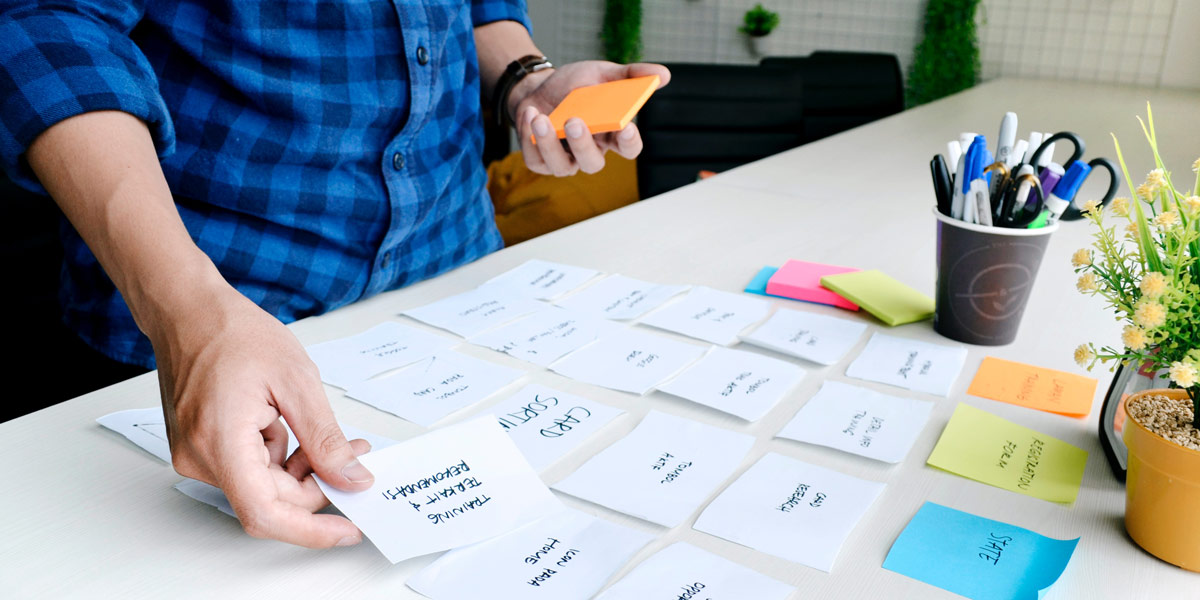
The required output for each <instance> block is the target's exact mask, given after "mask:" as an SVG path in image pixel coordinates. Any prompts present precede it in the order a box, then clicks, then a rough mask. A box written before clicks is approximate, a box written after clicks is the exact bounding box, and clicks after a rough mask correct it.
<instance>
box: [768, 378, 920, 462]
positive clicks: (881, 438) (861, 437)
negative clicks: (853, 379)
mask: <svg viewBox="0 0 1200 600" xmlns="http://www.w3.org/2000/svg"><path fill="white" fill-rule="evenodd" d="M932 410H933V403H932V402H925V401H923V400H914V399H912V398H901V397H899V396H889V395H887V394H881V393H879V392H876V391H875V390H868V389H867V388H862V387H858V386H856V385H850V384H846V383H841V382H838V381H826V382H825V384H824V385H822V386H821V390H820V391H819V392H817V394H816V395H815V396H813V397H812V398H811V399H809V401H808V402H806V403H805V404H804V406H802V407H801V408H800V412H798V413H796V416H795V417H794V418H793V419H792V420H791V422H790V423H788V424H787V425H784V427H783V430H782V431H780V432H779V433H778V437H781V438H788V439H791V440H797V441H800V442H808V443H810V444H818V445H821V446H828V447H830V448H836V449H838V450H841V451H843V452H849V453H851V454H858V455H860V456H865V457H867V458H873V459H875V460H881V461H883V462H888V463H898V462H900V461H902V460H904V457H905V456H907V455H908V451H909V450H910V449H911V448H912V445H913V442H915V441H916V440H917V436H918V435H920V434H921V430H922V429H924V427H925V423H926V421H928V420H929V413H930V411H932Z"/></svg>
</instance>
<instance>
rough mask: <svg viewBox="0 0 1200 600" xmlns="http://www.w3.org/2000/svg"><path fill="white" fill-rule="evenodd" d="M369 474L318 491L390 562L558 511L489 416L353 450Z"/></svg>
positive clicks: (501, 531)
mask: <svg viewBox="0 0 1200 600" xmlns="http://www.w3.org/2000/svg"><path fill="white" fill-rule="evenodd" d="M358 460H359V461H360V462H362V464H363V465H364V466H365V467H367V469H369V470H370V471H371V473H372V474H373V475H374V476H375V483H374V484H373V485H372V486H371V487H370V489H368V490H366V491H363V492H357V493H348V492H343V491H341V490H337V489H334V488H332V487H330V486H329V485H327V484H326V483H325V482H323V481H321V479H320V478H317V483H318V484H319V485H320V486H321V491H323V492H325V496H326V497H327V498H329V501H330V502H332V503H333V505H334V506H336V507H337V509H338V510H340V511H342V514H344V515H346V517H347V518H349V519H350V520H351V521H352V522H353V523H354V524H355V525H357V526H358V528H359V529H361V530H362V532H363V534H364V535H366V536H367V538H369V539H370V540H371V542H372V543H374V544H375V547H376V548H379V550H380V552H383V555H384V556H386V557H387V559H388V560H390V561H391V562H392V563H393V564H394V563H398V562H400V561H402V560H406V559H409V558H412V557H414V556H421V555H424V554H429V553H431V552H440V551H442V550H449V549H451V548H459V547H462V546H466V545H468V544H474V543H476V542H481V541H483V540H486V539H488V538H492V537H495V536H498V535H501V534H504V533H508V532H510V531H512V530H514V529H516V528H517V527H520V526H522V525H525V524H528V523H532V522H533V521H536V520H538V519H540V518H543V517H545V516H548V515H551V514H553V513H555V512H557V511H560V510H563V508H564V507H563V505H562V503H561V502H560V501H559V500H558V499H557V498H555V497H554V495H553V494H551V493H550V490H549V489H547V488H546V485H545V484H543V483H542V480H541V479H540V478H539V477H538V475H537V473H536V472H534V470H533V467H530V466H529V463H528V462H526V460H525V457H523V456H521V452H520V451H519V450H517V447H516V446H515V445H514V444H513V443H512V440H510V439H509V438H508V436H507V435H506V434H505V433H504V430H503V429H501V428H500V426H499V425H497V424H496V419H495V418H494V417H492V416H490V415H487V416H483V417H480V418H477V419H472V420H470V421H467V422H465V423H460V424H457V425H451V426H449V427H443V428H442V429H437V430H434V431H431V432H429V433H426V434H424V435H421V436H419V437H416V438H413V439H410V440H406V441H403V442H400V443H399V444H396V445H394V446H390V447H388V448H384V449H383V450H376V451H373V452H369V453H367V454H364V455H362V456H360V457H358Z"/></svg>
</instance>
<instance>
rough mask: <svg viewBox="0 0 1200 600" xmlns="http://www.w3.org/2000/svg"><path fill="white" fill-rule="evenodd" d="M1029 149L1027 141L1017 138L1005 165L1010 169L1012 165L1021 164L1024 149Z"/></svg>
mask: <svg viewBox="0 0 1200 600" xmlns="http://www.w3.org/2000/svg"><path fill="white" fill-rule="evenodd" d="M1028 149H1029V142H1028V141H1026V140H1017V145H1015V146H1013V151H1012V154H1009V155H1008V163H1007V164H1005V166H1006V167H1008V168H1009V170H1010V171H1011V170H1012V168H1013V167H1015V166H1017V165H1019V164H1021V163H1022V162H1024V160H1025V151H1026V150H1028Z"/></svg>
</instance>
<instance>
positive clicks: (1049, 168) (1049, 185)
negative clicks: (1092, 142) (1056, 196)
mask: <svg viewBox="0 0 1200 600" xmlns="http://www.w3.org/2000/svg"><path fill="white" fill-rule="evenodd" d="M1075 162H1079V161H1075ZM1065 172H1066V171H1063V168H1062V165H1060V164H1058V163H1056V162H1052V163H1050V164H1048V165H1046V168H1045V169H1042V174H1041V176H1040V177H1039V179H1040V180H1041V182H1042V194H1044V195H1046V197H1049V196H1050V194H1051V193H1052V192H1054V186H1056V185H1058V180H1060V179H1062V176H1063V173H1065Z"/></svg>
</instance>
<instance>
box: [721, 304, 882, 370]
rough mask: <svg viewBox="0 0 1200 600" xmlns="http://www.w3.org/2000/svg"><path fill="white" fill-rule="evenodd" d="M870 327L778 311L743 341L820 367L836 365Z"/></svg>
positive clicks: (791, 311)
mask: <svg viewBox="0 0 1200 600" xmlns="http://www.w3.org/2000/svg"><path fill="white" fill-rule="evenodd" d="M866 329H867V326H866V325H865V324H863V323H856V322H854V321H848V320H846V319H837V318H834V317H827V316H824V315H817V314H813V313H807V312H802V311H798V310H778V311H775V314H773V315H771V318H770V319H767V322H766V323H763V324H762V325H760V326H759V327H758V328H757V329H755V330H754V331H752V332H750V333H749V334H748V335H744V336H742V341H743V342H746V343H747V344H753V345H755V346H759V347H760V348H766V349H768V350H774V351H776V352H780V353H783V354H787V355H789V356H795V357H796V358H803V359H804V360H810V361H812V362H815V363H817V364H822V365H832V364H834V363H836V362H838V361H839V360H842V357H843V356H846V353H847V352H849V351H850V349H851V348H853V347H854V345H855V344H857V343H858V339H859V338H860V337H862V334H863V331H866Z"/></svg>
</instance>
